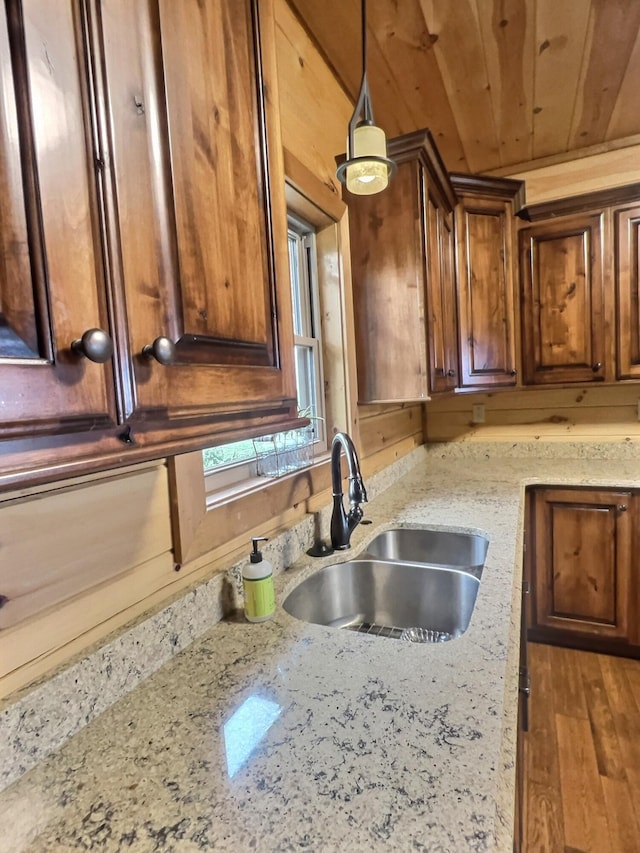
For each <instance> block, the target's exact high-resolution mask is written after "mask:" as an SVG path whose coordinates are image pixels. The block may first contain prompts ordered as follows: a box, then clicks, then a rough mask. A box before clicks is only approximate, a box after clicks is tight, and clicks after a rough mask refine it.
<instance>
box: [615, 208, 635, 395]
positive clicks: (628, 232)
mask: <svg viewBox="0 0 640 853" xmlns="http://www.w3.org/2000/svg"><path fill="white" fill-rule="evenodd" d="M615 241H616V242H615V246H616V261H617V264H616V296H617V300H618V311H617V321H618V322H617V328H616V342H617V350H618V351H617V378H618V379H640V205H634V206H632V207H627V208H624V209H622V210H617V211H616V213H615Z"/></svg>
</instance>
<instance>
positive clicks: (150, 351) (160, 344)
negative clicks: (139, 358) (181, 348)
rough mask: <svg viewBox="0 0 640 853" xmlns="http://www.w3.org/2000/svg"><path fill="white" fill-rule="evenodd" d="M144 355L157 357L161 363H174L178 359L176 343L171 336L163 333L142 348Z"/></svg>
mask: <svg viewBox="0 0 640 853" xmlns="http://www.w3.org/2000/svg"><path fill="white" fill-rule="evenodd" d="M142 355H144V356H145V357H146V358H155V360H156V361H158V362H160V364H164V365H169V364H173V362H174V361H175V360H176V345H175V344H174V342H173V341H172V340H171V338H166V337H164V335H161V336H160V337H159V338H156V339H155V341H154V342H153V343H152V344H147V345H146V346H145V347H143V348H142Z"/></svg>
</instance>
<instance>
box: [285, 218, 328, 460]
mask: <svg viewBox="0 0 640 853" xmlns="http://www.w3.org/2000/svg"><path fill="white" fill-rule="evenodd" d="M317 268H318V264H317V260H316V250H315V233H314V230H313V228H312V226H310V225H308V224H307V223H306V222H303V221H302V220H301V219H298V218H297V217H295V216H292V215H290V216H289V270H290V274H291V301H292V304H293V333H294V346H295V365H296V386H297V389H298V412H299V413H300V414H301V415H302V416H304V417H310V418H311V419H312V421H311V422H312V424H313V431H314V438H315V440H316V442H320V445H321V447H322V449H325V448H326V446H327V443H326V434H325V420H324V415H325V412H324V395H323V386H324V382H323V377H322V341H321V337H320V334H321V333H320V306H319V298H318V283H317Z"/></svg>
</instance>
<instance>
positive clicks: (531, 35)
mask: <svg viewBox="0 0 640 853" xmlns="http://www.w3.org/2000/svg"><path fill="white" fill-rule="evenodd" d="M289 4H290V6H291V7H292V8H293V10H294V11H295V12H296V14H297V15H298V17H299V18H300V20H301V21H302V23H303V24H304V26H305V27H306V29H307V31H308V32H309V33H310V35H311V36H312V38H313V39H314V40H315V41H316V43H317V44H318V46H319V48H320V50H321V52H322V53H323V55H324V56H325V58H326V59H327V61H328V63H329V65H330V66H331V67H332V69H333V71H334V73H335V74H336V76H337V78H338V79H339V80H340V82H341V83H342V85H343V87H344V88H345V90H346V92H347V93H348V94H349V96H350V97H351V98H352V100H355V97H356V95H357V91H358V88H359V85H360V78H361V73H362V67H361V46H360V44H361V42H360V0H322V2H318V0H289ZM367 18H368V35H369V38H368V52H367V65H368V76H369V84H370V88H371V97H372V102H373V107H374V111H375V116H376V121H377V123H378V124H379V125H381V126H382V127H383V128H384V129H385V131H386V133H387V135H388V136H390V137H391V136H396V135H397V134H400V133H407V132H409V131H412V130H416V129H418V128H423V127H428V128H429V129H430V130H431V132H432V133H433V135H434V137H435V138H436V140H437V143H438V146H439V148H440V152H441V154H442V156H443V158H444V160H445V163H446V165H447V167H448V168H449V169H450V170H452V171H454V170H458V171H470V172H486V171H503V172H507V171H509V167H511V166H514V165H521V164H527V163H530V162H531V161H534V160H535V161H541V162H540V164H541V163H542V162H544V161H545V160H549V158H555V159H562V157H563V156H564V157H565V158H566V159H570V156H568V155H573V156H575V157H577V156H582V155H584V154H587V153H595V152H596V151H601V150H608V149H611V148H619V147H623V146H625V145H631V144H638V143H639V142H640V0H369V2H368V5H367ZM514 171H515V170H514Z"/></svg>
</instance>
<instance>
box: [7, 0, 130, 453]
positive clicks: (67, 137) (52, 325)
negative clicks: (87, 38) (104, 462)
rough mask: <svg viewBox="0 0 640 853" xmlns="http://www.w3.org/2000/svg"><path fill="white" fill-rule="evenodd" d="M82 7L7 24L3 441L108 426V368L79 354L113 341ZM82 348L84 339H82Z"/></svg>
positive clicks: (112, 417)
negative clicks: (90, 337)
mask: <svg viewBox="0 0 640 853" xmlns="http://www.w3.org/2000/svg"><path fill="white" fill-rule="evenodd" d="M81 28H82V22H81V21H80V20H79V18H78V5H77V4H76V3H73V2H70V0H69V2H65V0H60V2H57V3H55V4H52V3H50V2H47V0H24V2H23V3H19V2H17V0H9V2H7V3H5V4H4V5H3V7H2V12H0V77H1V82H2V85H1V86H0V146H1V151H2V156H1V157H0V187H1V192H0V241H1V243H2V246H1V252H0V258H1V260H0V384H1V386H2V394H1V397H2V405H1V406H0V436H1V437H3V438H11V439H16V440H20V439H22V438H24V437H36V438H37V437H38V436H40V435H43V434H50V433H58V432H62V431H82V430H88V429H99V428H106V427H109V426H112V425H114V424H115V423H116V420H117V411H116V401H115V398H114V394H113V378H112V368H111V363H110V361H109V360H107V362H106V363H95V362H92V361H90V360H88V359H87V358H85V357H84V356H83V355H81V354H79V353H77V352H75V351H72V349H71V344H72V342H73V341H76V340H80V339H81V338H82V336H83V334H84V333H85V332H87V331H88V330H91V329H96V328H99V329H102V330H104V331H105V332H107V333H109V332H110V322H109V312H108V310H107V300H106V295H105V289H104V277H103V267H102V257H101V253H100V249H99V223H98V219H97V216H96V192H95V181H94V170H95V165H94V157H93V151H92V146H91V139H90V137H88V134H87V127H86V114H87V110H88V101H87V91H86V86H85V76H84V68H83V63H82V57H81V55H80V54H79V51H78V40H79V38H80V33H81ZM85 340H86V339H85Z"/></svg>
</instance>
